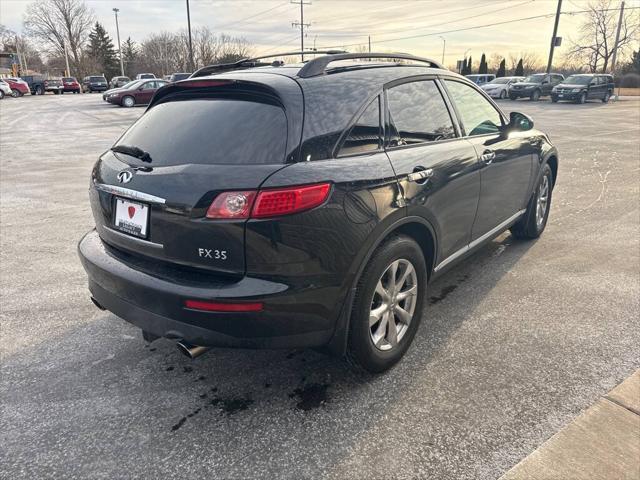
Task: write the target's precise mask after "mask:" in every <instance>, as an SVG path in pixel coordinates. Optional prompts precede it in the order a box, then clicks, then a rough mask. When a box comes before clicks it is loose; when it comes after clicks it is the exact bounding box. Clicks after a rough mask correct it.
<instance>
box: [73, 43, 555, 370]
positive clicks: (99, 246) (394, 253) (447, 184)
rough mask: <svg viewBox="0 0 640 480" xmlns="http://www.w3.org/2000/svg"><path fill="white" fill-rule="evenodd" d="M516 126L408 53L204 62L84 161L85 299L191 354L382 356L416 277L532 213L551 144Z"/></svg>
mask: <svg viewBox="0 0 640 480" xmlns="http://www.w3.org/2000/svg"><path fill="white" fill-rule="evenodd" d="M312 53H316V54H317V53H318V52H312ZM320 53H323V52H320ZM324 53H327V52H324ZM288 55H293V54H288ZM378 58H380V59H385V60H387V61H380V62H378V61H376V59H378ZM361 59H364V61H361ZM389 59H390V60H392V62H389V61H388V60H389ZM394 61H395V62H394ZM401 62H402V63H401ZM407 62H413V63H407ZM532 127H533V122H532V121H531V119H530V118H528V117H527V116H525V115H523V114H519V113H512V114H511V116H510V117H506V116H505V115H504V113H503V112H502V111H501V110H500V108H499V107H498V106H497V105H496V104H495V103H494V102H493V101H492V100H491V99H490V98H489V97H488V96H487V95H486V94H485V93H484V92H483V91H482V90H480V89H479V88H478V87H477V86H476V85H475V84H473V83H472V82H470V81H469V80H467V79H465V78H464V77H462V76H460V75H457V74H455V73H452V72H450V71H448V70H445V69H443V68H442V67H441V66H440V65H438V64H437V63H436V62H434V61H431V60H427V59H420V58H418V57H412V56H409V55H389V54H345V53H341V54H331V53H330V54H328V55H324V56H318V57H317V58H315V59H314V60H311V61H309V62H307V63H304V64H294V65H283V64H282V63H278V62H275V63H273V64H271V63H267V62H262V61H261V59H253V60H243V61H240V62H238V63H235V64H227V65H214V66H211V67H205V68H203V69H201V70H199V71H198V72H196V73H195V74H194V75H193V76H192V77H191V78H190V79H189V80H183V81H182V82H178V83H173V84H169V85H167V86H165V87H163V88H161V89H159V90H158V91H157V93H156V94H155V96H154V98H153V100H152V101H151V104H150V105H149V108H148V109H147V111H146V112H145V114H144V115H143V116H142V117H141V118H140V119H139V120H138V121H137V122H136V123H135V124H134V125H133V126H132V127H131V128H130V129H129V130H128V131H126V132H125V133H124V134H123V135H122V137H120V139H119V140H118V141H117V142H116V144H115V145H114V146H113V147H112V148H111V149H110V150H109V151H107V152H105V153H104V154H103V155H102V156H101V157H100V159H99V160H98V162H97V163H96V165H95V167H94V169H93V172H92V175H91V187H90V199H91V206H92V209H93V214H94V217H95V222H96V229H95V230H94V231H91V232H90V233H88V234H87V235H86V236H85V237H84V238H83V239H82V240H81V241H80V244H79V253H80V257H81V259H82V263H83V265H84V268H85V269H86V271H87V273H88V276H89V289H90V291H91V295H92V299H93V301H94V302H95V303H96V305H97V306H99V307H100V308H106V309H108V310H110V311H111V312H113V313H115V314H116V315H118V316H119V317H121V318H123V319H125V320H127V321H128V322H131V323H132V324H134V325H137V326H138V327H140V328H141V329H142V330H143V336H144V338H145V339H146V340H148V341H150V340H153V339H155V338H157V337H160V336H162V337H167V338H172V339H177V340H179V341H180V342H181V343H179V345H181V346H182V348H183V349H184V351H185V352H188V353H190V354H191V355H192V356H195V355H197V354H198V353H200V352H202V351H204V350H205V348H204V347H208V346H222V347H250V348H281V347H321V346H324V347H326V350H327V351H330V352H333V353H335V354H345V353H346V354H347V356H348V358H350V359H351V360H352V361H354V362H356V363H357V364H359V365H360V366H361V367H363V368H365V369H367V370H369V371H373V372H379V371H383V370H385V369H387V368H389V367H390V366H392V365H393V364H394V363H395V362H397V361H398V360H399V359H400V358H401V357H402V355H403V354H404V353H405V351H406V350H407V348H408V347H409V345H410V343H411V341H412V340H413V337H414V336H415V333H416V330H417V328H418V325H419V323H420V320H421V317H422V311H423V307H424V306H425V303H426V301H425V299H426V293H427V283H428V281H431V280H432V279H433V278H435V277H436V276H438V275H440V274H441V273H442V272H444V271H445V270H446V269H447V268H449V267H451V266H452V265H454V264H455V263H456V262H457V261H459V260H461V259H462V258H463V257H466V256H467V255H468V254H470V253H471V252H473V251H475V250H477V249H478V248H479V247H480V246H481V245H483V244H484V243H486V242H488V241H490V240H491V239H493V238H494V237H496V236H497V235H499V234H500V233H501V232H503V231H504V230H506V229H509V228H510V229H511V232H512V234H513V235H515V236H516V237H518V238H536V237H538V236H539V235H540V234H541V233H542V231H543V230H544V228H545V225H546V222H547V217H548V215H549V207H550V202H551V193H552V189H553V186H554V182H555V179H556V174H557V170H558V154H557V152H556V149H555V147H553V146H552V145H551V143H550V141H549V139H548V137H547V136H546V135H545V134H544V133H541V132H539V131H536V130H533V129H532Z"/></svg>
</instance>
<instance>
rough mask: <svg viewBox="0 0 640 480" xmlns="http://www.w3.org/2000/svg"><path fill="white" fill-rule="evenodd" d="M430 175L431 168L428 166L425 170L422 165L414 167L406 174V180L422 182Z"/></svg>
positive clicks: (431, 174) (431, 173)
mask: <svg viewBox="0 0 640 480" xmlns="http://www.w3.org/2000/svg"><path fill="white" fill-rule="evenodd" d="M432 176H433V169H432V168H428V169H426V170H425V169H424V168H422V167H416V168H415V170H414V171H413V172H412V173H410V174H409V175H407V180H408V181H410V182H416V183H424V182H425V181H426V180H428V179H429V178H430V177H432Z"/></svg>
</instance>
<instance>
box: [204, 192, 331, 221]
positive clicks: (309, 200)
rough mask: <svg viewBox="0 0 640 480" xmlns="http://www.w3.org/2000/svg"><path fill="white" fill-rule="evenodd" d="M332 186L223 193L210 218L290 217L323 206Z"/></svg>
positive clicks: (213, 203) (209, 213)
mask: <svg viewBox="0 0 640 480" xmlns="http://www.w3.org/2000/svg"><path fill="white" fill-rule="evenodd" d="M330 190H331V184H330V183H319V184H317V185H304V186H300V187H288V188H277V189H276V188H274V189H269V190H259V191H257V192H256V191H254V190H246V191H239V192H223V193H221V194H220V195H218V196H217V197H216V198H215V199H214V200H213V202H212V203H211V206H209V208H208V209H207V215H206V217H207V218H213V219H248V218H268V217H279V216H282V215H290V214H292V213H298V212H302V211H305V210H310V209H312V208H315V207H317V206H319V205H322V204H323V203H324V201H325V200H326V199H327V197H328V196H329V191H330Z"/></svg>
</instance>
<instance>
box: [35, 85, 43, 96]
mask: <svg viewBox="0 0 640 480" xmlns="http://www.w3.org/2000/svg"><path fill="white" fill-rule="evenodd" d="M36 95H44V89H43V88H42V87H36Z"/></svg>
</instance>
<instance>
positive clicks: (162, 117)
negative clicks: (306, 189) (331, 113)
mask: <svg viewBox="0 0 640 480" xmlns="http://www.w3.org/2000/svg"><path fill="white" fill-rule="evenodd" d="M286 142H287V119H286V116H285V114H284V110H282V108H280V107H277V106H275V105H269V104H266V103H258V102H252V101H246V100H236V99H227V98H224V99H223V98H207V99H203V98H197V99H191V100H176V101H169V102H166V103H160V104H158V105H156V106H154V107H153V108H151V109H150V110H149V111H148V112H147V113H145V114H144V115H143V116H142V117H141V118H140V119H139V120H138V121H137V122H136V123H135V124H134V125H133V126H132V127H131V128H130V129H129V130H127V132H126V133H125V134H124V135H123V136H122V137H121V138H120V140H118V142H117V145H129V146H134V147H138V148H141V149H142V150H144V151H146V152H148V153H149V155H150V156H151V159H152V161H151V166H152V167H158V166H166V165H183V164H189V163H196V164H237V165H247V164H279V163H284V160H285V150H286ZM131 161H132V162H138V160H135V159H133V158H131Z"/></svg>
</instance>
